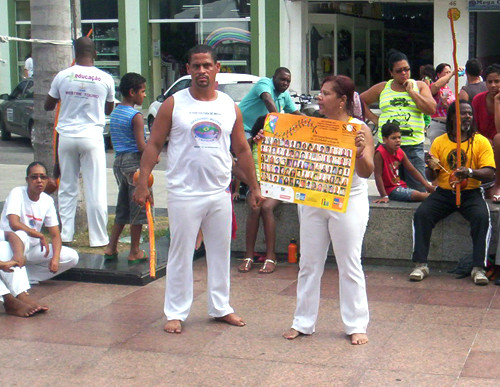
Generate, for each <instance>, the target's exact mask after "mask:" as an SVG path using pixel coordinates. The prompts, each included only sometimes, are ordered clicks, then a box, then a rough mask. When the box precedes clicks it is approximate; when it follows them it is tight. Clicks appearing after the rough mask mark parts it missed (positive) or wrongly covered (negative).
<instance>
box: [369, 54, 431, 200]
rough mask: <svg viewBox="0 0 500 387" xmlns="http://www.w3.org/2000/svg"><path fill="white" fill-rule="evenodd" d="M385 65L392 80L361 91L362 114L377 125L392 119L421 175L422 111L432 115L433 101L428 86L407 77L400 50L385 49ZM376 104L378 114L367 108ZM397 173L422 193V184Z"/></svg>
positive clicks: (402, 147) (423, 125)
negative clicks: (397, 126)
mask: <svg viewBox="0 0 500 387" xmlns="http://www.w3.org/2000/svg"><path fill="white" fill-rule="evenodd" d="M387 64H388V69H389V73H390V74H391V77H392V79H391V80H389V81H387V82H380V83H377V84H376V85H374V86H372V87H371V88H370V89H368V90H367V91H365V92H364V93H362V94H361V100H362V101H363V102H364V103H365V106H366V112H365V116H366V118H367V119H369V120H370V121H373V122H374V123H376V124H378V126H379V127H381V126H382V125H383V124H385V123H386V122H387V121H389V120H391V121H393V120H396V121H398V122H399V125H400V128H401V135H402V136H401V141H402V146H401V149H403V151H404V152H405V153H406V155H407V156H408V159H409V160H410V161H411V163H412V164H413V166H414V167H415V168H416V169H417V170H418V171H419V172H420V173H421V174H422V175H423V176H424V177H425V162H424V147H423V143H424V140H425V133H424V129H425V123H424V114H429V115H432V114H433V113H434V112H435V111H436V102H435V101H434V98H432V95H431V92H430V90H429V87H428V86H427V85H426V84H425V83H424V82H422V81H415V80H413V79H411V78H410V75H411V74H410V65H409V62H408V58H407V57H406V55H405V54H403V53H402V52H399V51H396V50H391V51H389V54H388V58H387ZM376 102H378V103H379V108H380V111H381V113H380V117H378V116H376V115H375V114H374V113H373V112H372V111H371V110H370V109H369V107H368V105H370V104H372V103H376ZM401 176H402V178H403V176H404V180H405V181H406V183H407V184H408V186H409V187H410V188H413V189H417V190H419V191H422V192H425V187H423V186H422V184H420V183H419V182H418V181H417V180H415V179H414V178H413V176H411V175H410V174H409V173H406V174H405V171H404V170H403V171H401Z"/></svg>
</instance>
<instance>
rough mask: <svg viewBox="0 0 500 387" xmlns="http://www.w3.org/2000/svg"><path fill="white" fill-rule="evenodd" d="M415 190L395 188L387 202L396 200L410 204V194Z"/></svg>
mask: <svg viewBox="0 0 500 387" xmlns="http://www.w3.org/2000/svg"><path fill="white" fill-rule="evenodd" d="M414 191H415V190H414V189H412V188H407V187H396V188H394V189H393V190H392V191H391V193H390V194H389V200H396V201H398V202H411V194H412V193H413V192H414Z"/></svg>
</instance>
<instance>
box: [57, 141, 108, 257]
mask: <svg viewBox="0 0 500 387" xmlns="http://www.w3.org/2000/svg"><path fill="white" fill-rule="evenodd" d="M58 152H59V164H60V168H61V181H60V183H59V191H58V198H59V216H60V217H61V225H62V230H61V238H62V241H63V242H72V241H73V236H74V234H75V215H76V206H77V202H78V179H79V176H80V172H81V173H82V177H83V186H84V189H85V203H86V206H87V220H88V224H89V240H90V246H92V247H94V246H105V245H107V244H108V242H109V238H108V231H107V229H106V225H107V224H108V197H107V191H106V153H105V150H104V140H103V139H102V138H100V139H93V138H84V137H63V136H59V151H58Z"/></svg>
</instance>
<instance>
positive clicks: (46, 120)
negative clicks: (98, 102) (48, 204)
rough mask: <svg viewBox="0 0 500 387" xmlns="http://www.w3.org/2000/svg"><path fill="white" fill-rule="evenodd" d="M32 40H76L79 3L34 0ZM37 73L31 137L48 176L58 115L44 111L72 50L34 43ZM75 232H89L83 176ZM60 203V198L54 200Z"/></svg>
mask: <svg viewBox="0 0 500 387" xmlns="http://www.w3.org/2000/svg"><path fill="white" fill-rule="evenodd" d="M30 10H31V35H32V38H38V39H50V40H67V41H70V40H72V39H73V40H74V39H77V38H78V37H80V35H81V27H80V0H32V1H31V2H30ZM32 56H33V62H34V64H35V71H34V82H35V84H34V111H33V118H34V121H35V123H34V127H33V133H32V137H31V143H32V145H33V153H34V159H35V160H37V161H41V162H43V163H44V164H45V165H47V168H48V171H47V172H48V173H49V174H50V175H52V173H53V170H54V119H55V112H46V111H45V109H44V108H43V105H44V103H45V97H46V96H47V93H48V91H49V90H50V85H51V83H52V80H53V79H54V76H55V75H56V74H57V73H58V72H59V71H61V70H63V69H65V68H67V67H69V66H70V65H71V63H72V61H73V48H72V47H71V46H70V45H68V46H65V45H64V46H63V45H53V44H36V43H34V44H33V52H32ZM79 192H80V193H79V195H78V207H77V210H76V219H75V233H80V232H83V231H86V230H87V229H88V222H87V216H86V212H87V211H86V207H85V200H84V196H83V195H84V194H83V184H82V179H81V176H80V182H79ZM55 199H56V200H57V198H55Z"/></svg>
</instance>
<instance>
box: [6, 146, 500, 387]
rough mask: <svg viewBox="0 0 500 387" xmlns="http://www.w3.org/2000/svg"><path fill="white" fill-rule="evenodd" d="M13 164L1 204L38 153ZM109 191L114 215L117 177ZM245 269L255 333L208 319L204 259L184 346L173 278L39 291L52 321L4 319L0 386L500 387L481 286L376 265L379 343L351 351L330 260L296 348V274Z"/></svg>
mask: <svg viewBox="0 0 500 387" xmlns="http://www.w3.org/2000/svg"><path fill="white" fill-rule="evenodd" d="M0 147H1V145H0ZM21 153H22V152H21V151H19V152H17V153H16V155H17V156H16V157H19V154H21ZM5 154H7V155H8V152H2V151H1V150H0V173H2V174H3V180H2V182H3V184H2V185H1V187H0V189H1V191H0V195H2V196H3V197H5V195H6V194H7V192H8V191H9V189H10V188H12V187H13V186H15V185H20V184H25V182H24V176H25V167H26V165H27V164H28V162H29V161H31V160H32V156H31V159H30V160H29V161H28V162H26V160H28V158H29V156H30V155H29V151H26V152H25V158H26V160H24V159H23V161H22V163H21V164H19V165H16V164H11V162H12V160H13V159H14V157H4V156H5ZM5 158H7V160H6V159H5ZM108 158H109V159H112V154H108ZM16 162H19V161H16ZM109 166H110V165H109V164H108V167H109ZM161 168H162V166H161V165H160V166H159V169H161ZM162 174H163V172H162V171H161V170H160V171H158V172H155V177H156V182H155V189H156V190H157V192H161V191H162V189H163V187H164V185H162V184H164V177H163V176H162ZM108 187H109V193H108V203H109V204H110V205H111V206H112V205H114V203H115V202H114V201H115V198H116V192H115V190H114V188H113V187H115V184H114V180H113V176H112V173H111V170H110V169H108ZM371 189H373V184H372V185H371ZM162 196H163V195H159V194H157V195H156V196H155V199H156V203H157V206H159V207H163V206H164V205H165V203H164V202H163V198H162ZM239 263H240V261H238V260H236V259H232V261H231V304H232V306H233V307H234V308H235V309H236V312H237V313H238V314H240V315H241V316H242V317H244V319H245V320H246V322H247V323H248V325H247V326H245V327H242V328H239V327H233V326H229V325H226V324H223V323H218V322H216V321H214V320H213V319H211V318H210V317H208V316H207V312H206V310H207V305H206V303H207V292H206V286H207V282H206V274H207V267H206V262H205V260H204V259H198V260H196V261H194V263H193V270H194V274H193V275H194V302H193V306H192V308H191V313H190V315H189V317H188V319H187V320H186V321H185V323H184V331H183V333H182V334H180V335H172V334H167V333H165V332H164V331H163V326H164V324H165V322H166V318H165V316H164V315H163V299H164V291H165V290H164V289H165V277H163V278H161V279H158V280H157V281H154V282H152V283H150V284H148V285H145V286H143V287H137V286H126V285H108V284H97V283H83V282H70V281H45V282H43V283H41V284H39V285H35V286H34V287H33V288H32V289H31V290H30V293H31V295H32V296H33V297H34V298H36V299H39V300H40V301H41V303H43V304H47V305H48V306H49V307H50V310H49V311H48V312H46V313H43V314H37V315H36V316H34V317H32V318H28V319H23V318H19V317H13V316H8V315H6V314H5V313H4V312H3V310H2V308H0V327H1V329H0V353H2V358H3V362H2V365H1V367H0V380H2V383H5V385H6V386H22V387H24V386H26V387H32V386H51V387H58V386H75V385H78V386H127V387H132V386H140V387H143V386H168V385H173V386H245V387H247V386H259V387H260V386H286V387H289V386H301V387H302V386H377V387H378V386H476V385H477V386H498V385H499V384H500V367H498V364H500V347H499V345H498V343H499V342H500V327H499V321H500V287H498V286H494V285H491V284H490V285H489V286H485V287H479V286H475V285H474V284H473V283H472V281H471V280H470V278H464V279H460V280H457V279H455V278H454V277H453V276H452V275H450V274H447V273H444V272H441V271H439V270H437V269H434V268H431V275H430V276H429V277H428V278H427V279H425V280H424V281H422V282H420V283H413V282H409V281H408V279H407V275H408V268H406V267H390V266H365V276H366V281H367V293H368V300H369V307H370V315H371V320H370V325H369V327H368V336H369V338H370V342H369V343H368V344H366V345H363V346H353V345H351V344H350V342H349V340H348V337H347V336H346V335H345V334H344V333H343V327H342V323H341V319H340V313H339V289H338V272H337V269H336V268H335V265H334V263H333V262H332V261H330V260H328V261H327V264H326V269H325V273H324V275H323V280H322V290H321V305H320V311H319V318H318V324H317V327H316V333H315V334H313V335H311V336H303V337H299V338H297V339H296V340H294V341H287V340H285V339H283V338H282V337H281V334H282V332H283V331H285V330H286V329H288V328H289V327H290V324H291V322H292V316H293V311H294V308H295V298H296V294H295V291H296V290H295V289H296V286H297V281H296V280H297V269H298V268H297V265H295V264H288V263H284V262H280V263H279V264H278V267H277V270H276V272H275V273H272V274H266V275H263V274H259V273H258V267H259V266H258V265H256V267H255V268H254V269H253V270H252V271H251V272H250V273H245V274H243V273H239V272H238V271H237V266H238V265H239Z"/></svg>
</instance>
